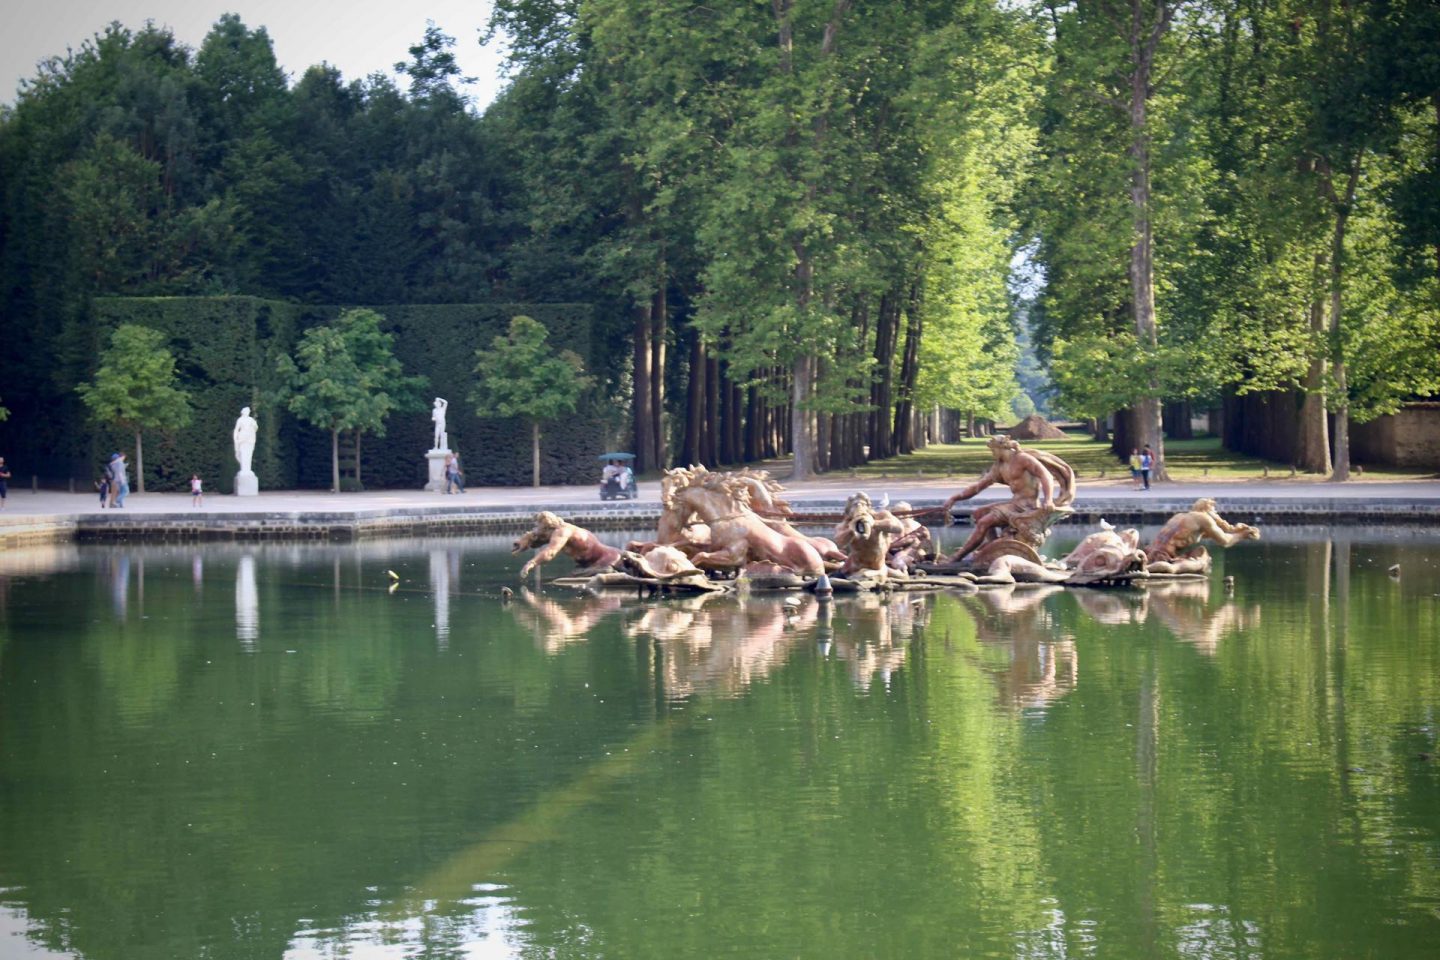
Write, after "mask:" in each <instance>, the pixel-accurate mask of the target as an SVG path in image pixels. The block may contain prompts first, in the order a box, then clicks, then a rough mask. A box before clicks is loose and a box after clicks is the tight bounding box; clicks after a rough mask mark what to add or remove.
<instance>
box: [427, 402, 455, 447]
mask: <svg viewBox="0 0 1440 960" xmlns="http://www.w3.org/2000/svg"><path fill="white" fill-rule="evenodd" d="M449 406H450V401H448V400H446V399H444V398H443V397H436V398H435V409H433V410H431V411H430V419H431V420H434V421H435V442H434V443H433V444H432V445H431V448H430V449H432V450H448V449H450V437H449V436H448V435H447V434H446V433H445V409H446V408H447V407H449Z"/></svg>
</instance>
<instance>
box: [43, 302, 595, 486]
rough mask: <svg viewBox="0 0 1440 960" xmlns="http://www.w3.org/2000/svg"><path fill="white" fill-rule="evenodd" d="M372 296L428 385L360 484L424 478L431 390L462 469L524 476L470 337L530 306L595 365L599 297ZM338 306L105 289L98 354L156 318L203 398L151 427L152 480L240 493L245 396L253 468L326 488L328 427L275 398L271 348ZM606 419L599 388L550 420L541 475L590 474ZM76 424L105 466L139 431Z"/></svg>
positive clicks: (476, 476) (524, 444)
mask: <svg viewBox="0 0 1440 960" xmlns="http://www.w3.org/2000/svg"><path fill="white" fill-rule="evenodd" d="M373 309H375V310H377V311H378V312H380V313H381V314H382V315H384V316H385V318H386V323H385V327H386V329H387V330H389V331H390V332H391V333H393V334H394V335H395V347H396V350H395V352H396V355H397V356H398V357H399V358H400V361H401V363H402V364H404V367H405V372H406V373H407V374H415V373H419V374H423V375H424V376H426V377H428V378H429V380H430V387H429V389H428V391H427V393H426V402H425V404H424V407H423V409H416V410H415V411H413V412H407V413H400V414H396V415H394V416H392V417H390V419H389V420H388V421H387V423H386V435H385V436H384V437H377V436H369V435H367V436H366V437H365V438H364V440H363V443H362V451H363V463H362V479H363V480H364V483H365V485H366V486H367V487H369V488H372V489H374V488H386V487H394V488H415V487H419V486H422V485H423V484H424V482H425V458H424V454H425V450H426V449H427V448H428V447H429V443H430V437H431V430H432V426H431V423H430V413H429V398H430V397H435V396H441V397H445V398H446V399H447V400H449V401H450V410H449V415H448V424H447V427H448V430H449V434H450V445H451V447H452V448H454V449H457V450H459V451H460V453H461V458H462V461H463V462H464V465H465V473H466V479H467V482H469V483H471V484H497V485H521V484H528V483H529V482H530V433H529V429H528V427H526V425H525V424H523V423H520V422H518V421H513V420H488V419H485V420H482V419H480V418H479V417H477V416H475V414H474V409H473V407H472V406H471V404H470V401H469V394H470V388H471V383H472V381H473V374H472V372H471V371H472V370H473V367H474V356H475V350H476V348H477V347H480V346H482V345H485V346H488V345H489V343H490V342H491V340H492V339H493V338H494V337H496V336H499V335H502V334H503V333H504V331H505V329H506V327H507V326H508V324H509V322H510V318H511V317H513V316H515V315H517V314H521V313H523V314H526V315H528V316H531V317H534V318H535V319H536V320H539V321H540V322H541V323H543V324H545V326H546V328H547V329H548V330H549V331H550V339H551V342H552V343H554V344H555V348H556V349H557V350H560V349H570V350H574V351H575V352H576V353H578V354H580V355H581V356H582V357H584V358H585V359H586V364H587V367H593V366H594V363H595V357H594V355H593V354H594V345H593V344H592V342H591V341H592V330H593V327H594V311H593V309H592V308H591V307H590V306H589V305H586V304H421V305H414V304H410V305H391V306H377V307H374V308H373ZM339 310H340V308H339V307H333V306H305V305H300V304H292V303H285V302H281V301H275V300H264V299H260V298H256V297H125V298H103V299H97V300H96V301H95V302H94V305H93V319H94V323H93V324H92V325H91V326H90V334H91V336H92V337H93V343H92V344H91V346H92V347H93V351H92V353H91V355H92V356H93V357H98V356H99V352H100V349H101V347H102V346H103V344H104V343H105V342H106V340H107V338H108V337H109V335H110V331H111V330H112V329H114V328H115V327H116V326H119V325H120V324H122V323H137V324H141V325H143V326H147V327H152V328H154V329H157V330H161V331H163V332H165V333H166V334H168V335H169V336H170V338H171V349H172V350H173V351H174V353H175V356H176V368H177V370H178V371H179V373H180V377H181V380H182V384H183V386H184V387H185V389H186V390H188V391H189V392H190V395H191V401H192V403H193V405H194V410H195V417H194V420H193V422H192V423H191V424H190V425H189V426H188V427H185V428H184V429H182V430H179V431H176V432H175V433H174V434H172V435H169V436H164V435H161V434H158V433H155V434H147V435H146V438H145V482H146V486H147V488H148V489H153V490H182V489H185V485H186V482H187V481H188V479H189V477H190V474H191V473H192V472H197V473H199V474H200V475H201V476H202V477H204V478H205V481H206V487H207V489H210V490H213V491H217V492H221V493H229V492H231V491H232V486H233V482H234V474H235V469H236V463H235V458H234V454H233V448H232V445H231V441H230V431H231V429H232V427H233V426H234V423H235V418H236V417H237V416H238V415H239V413H240V408H241V407H243V406H249V407H251V408H252V410H253V413H254V416H255V418H256V419H257V420H258V421H259V423H260V436H259V438H258V442H257V443H256V447H255V460H254V467H255V472H256V473H257V474H258V475H259V477H260V485H261V489H283V488H287V487H314V488H321V489H324V488H326V487H328V486H329V483H330V437H329V434H328V433H325V432H324V431H321V430H316V429H314V428H312V427H310V426H308V425H306V424H303V423H300V422H298V421H296V420H295V419H294V418H293V417H291V416H290V415H289V414H288V413H286V412H284V411H283V410H281V409H280V407H279V404H278V387H279V383H278V376H277V374H276V368H275V361H276V358H277V357H279V356H280V355H281V354H284V353H288V352H290V351H291V350H292V349H293V347H294V345H295V343H296V342H297V341H298V339H299V337H300V336H301V334H302V333H303V332H304V331H305V330H306V329H307V328H309V327H311V326H314V325H317V324H322V323H325V322H327V321H328V320H329V319H330V318H332V317H334V316H335V315H336V313H338V312H339ZM92 371H93V366H92ZM77 413H78V411H77ZM76 415H77V414H71V415H70V416H76ZM606 422H607V418H606V417H605V415H604V411H603V410H602V409H601V407H600V404H599V401H598V400H597V399H596V398H594V397H589V398H586V400H584V401H582V407H581V409H580V411H579V412H578V413H577V414H576V415H575V416H573V417H568V418H566V419H565V420H564V421H562V422H558V423H554V424H547V425H546V426H545V427H543V428H542V438H541V454H542V464H541V477H542V480H543V481H544V482H545V483H593V482H594V481H595V477H596V474H597V471H596V463H595V456H596V455H597V454H599V453H601V452H602V450H603V448H604V446H605V441H606V436H605V429H604V424H605V423H606ZM69 429H70V430H72V431H74V434H73V435H79V436H85V437H88V442H87V443H85V444H84V445H83V448H84V449H85V450H88V454H89V457H90V460H91V462H92V463H93V464H94V469H95V470H97V471H98V469H99V465H100V463H102V462H103V459H104V458H105V457H106V456H107V455H108V454H109V452H110V451H111V450H115V449H125V450H127V451H131V449H132V447H133V444H134V440H133V438H132V437H129V436H126V435H123V434H120V433H117V432H114V431H109V430H97V429H96V428H95V427H94V426H93V425H91V424H89V423H88V422H85V421H83V420H81V421H79V422H76V423H72V424H70V425H69ZM132 454H133V451H132ZM131 459H132V461H133V459H134V458H133V455H132V457H131ZM342 466H343V465H342ZM71 469H72V472H73V469H74V468H73V467H72V468H71Z"/></svg>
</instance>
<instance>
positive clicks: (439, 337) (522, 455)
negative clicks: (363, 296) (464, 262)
mask: <svg viewBox="0 0 1440 960" xmlns="http://www.w3.org/2000/svg"><path fill="white" fill-rule="evenodd" d="M372 309H374V310H376V311H377V312H379V313H380V314H381V315H383V316H384V317H385V323H384V324H383V326H384V328H385V329H386V330H387V331H388V332H390V333H392V334H394V336H395V355H396V356H397V357H398V358H399V359H400V362H401V363H402V364H404V367H405V372H406V373H407V374H415V373H419V374H423V375H424V376H426V377H428V378H429V380H430V386H429V388H428V389H427V391H426V394H425V396H426V398H427V402H426V403H425V405H424V408H423V409H419V410H415V411H413V412H406V413H397V414H394V415H392V416H391V417H390V419H389V420H388V421H387V422H386V430H385V434H386V435H385V436H384V437H371V436H366V437H365V438H364V440H363V442H362V444H361V450H362V452H363V463H362V479H363V480H364V482H365V486H367V487H402V488H403V487H416V486H423V485H424V483H425V450H426V449H428V448H429V446H430V438H431V435H432V432H433V424H432V423H431V422H430V404H429V402H428V401H429V398H433V397H444V398H445V399H446V400H448V401H450V407H449V411H448V413H447V416H446V429H447V430H448V432H449V434H450V447H451V449H453V450H456V451H458V452H459V453H460V459H461V463H462V464H463V465H464V467H465V478H466V482H467V483H471V484H493V485H523V484H528V483H529V482H530V431H529V428H528V427H527V426H526V425H525V424H523V423H521V422H518V421H515V420H493V419H481V418H479V417H477V416H476V415H475V410H474V407H473V406H472V404H471V403H470V400H469V396H470V389H471V385H472V383H473V381H474V373H473V370H474V367H475V351H476V349H477V348H479V347H488V346H489V345H490V342H491V341H492V340H493V339H494V338H495V337H497V336H501V335H503V334H504V333H505V331H506V330H507V329H508V327H509V325H510V318H511V317H514V316H516V315H517V314H522V313H523V314H525V315H527V316H530V317H533V318H534V319H536V320H538V321H540V322H541V323H543V324H544V325H545V328H546V329H547V330H549V331H550V342H551V343H553V344H554V345H555V349H556V350H557V351H558V350H567V349H568V350H574V351H575V352H576V353H578V354H580V356H581V357H583V358H585V362H586V366H587V367H592V366H594V363H595V357H594V350H593V345H592V343H591V329H592V327H593V311H592V309H591V307H590V306H589V305H587V304H555V303H517V304H506V303H443V304H405V305H390V306H375V307H372ZM604 422H605V417H604V412H603V410H602V409H601V405H600V403H599V401H598V400H597V399H596V398H595V397H593V396H591V397H586V398H584V399H583V400H582V401H581V407H580V409H579V410H578V411H577V413H576V415H575V416H574V417H567V418H565V419H564V420H562V421H559V422H556V423H552V424H546V425H545V426H544V427H542V428H541V444H540V451H541V463H540V476H541V480H542V482H544V483H593V482H595V478H596V476H597V475H598V464H597V463H596V462H595V456H596V455H597V454H599V453H602V452H603V451H604V449H605V444H606V436H605V429H604ZM307 432H308V433H310V434H311V436H310V437H309V438H308V439H307V441H306V442H305V443H304V444H303V447H302V450H303V456H302V460H301V474H300V478H299V481H300V485H301V486H307V487H325V486H328V485H329V482H330V480H329V478H330V441H329V437H328V436H324V435H320V434H319V431H313V430H310V431H307Z"/></svg>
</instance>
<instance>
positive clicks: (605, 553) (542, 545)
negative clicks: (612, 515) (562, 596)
mask: <svg viewBox="0 0 1440 960" xmlns="http://www.w3.org/2000/svg"><path fill="white" fill-rule="evenodd" d="M537 548H538V549H537ZM525 550H536V551H537V552H536V554H535V556H533V557H531V558H530V559H529V560H527V561H526V562H525V566H523V567H521V568H520V576H521V577H522V578H524V577H527V576H529V575H530V571H531V570H534V569H535V568H536V567H538V566H541V565H543V564H546V563H549V562H550V561H551V560H554V559H555V558H556V557H558V556H559V555H560V554H561V553H564V554H565V555H566V556H567V557H569V558H570V559H572V560H574V561H575V566H576V567H578V568H579V572H600V571H602V570H608V569H610V568H611V567H613V566H614V565H615V562H616V561H617V560H619V559H620V550H619V549H618V548H616V547H612V546H609V545H607V544H603V543H601V542H600V540H599V538H598V537H596V536H595V534H593V533H591V532H590V531H589V530H586V529H585V528H584V527H577V526H576V525H575V524H573V523H570V522H568V521H566V520H562V519H561V518H560V517H559V516H557V515H555V514H553V513H551V512H550V511H549V510H542V511H540V512H539V513H537V514H535V527H534V529H532V530H531V531H530V532H529V533H525V534H521V535H520V537H518V538H517V539H516V540H515V542H514V544H512V545H511V550H510V552H511V553H512V554H516V553H521V552H522V551H525Z"/></svg>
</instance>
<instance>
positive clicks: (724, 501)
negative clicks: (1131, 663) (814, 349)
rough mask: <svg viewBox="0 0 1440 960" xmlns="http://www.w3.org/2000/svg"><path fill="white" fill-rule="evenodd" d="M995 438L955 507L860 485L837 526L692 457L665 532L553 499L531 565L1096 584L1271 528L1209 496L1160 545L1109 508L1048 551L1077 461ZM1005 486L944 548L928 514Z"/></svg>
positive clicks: (708, 581)
mask: <svg viewBox="0 0 1440 960" xmlns="http://www.w3.org/2000/svg"><path fill="white" fill-rule="evenodd" d="M989 449H990V453H991V455H992V456H993V457H994V463H993V464H991V466H990V468H989V469H988V470H986V471H985V473H984V474H982V475H981V476H980V478H979V479H978V480H976V481H975V482H974V483H972V484H970V485H969V486H967V487H965V488H964V489H963V490H961V491H959V492H958V493H956V494H955V495H954V496H952V497H950V498H949V499H948V500H946V501H945V503H944V506H943V507H939V508H933V509H931V510H918V511H917V510H913V509H911V508H910V505H909V504H906V503H897V504H895V506H894V508H893V509H891V508H890V507H889V505H888V504H886V503H882V504H880V505H878V506H877V505H876V504H875V503H873V502H872V501H871V500H870V497H869V496H868V495H866V494H864V493H855V494H853V495H851V497H850V498H849V499H848V500H847V501H846V504H845V509H844V512H843V514H841V516H840V518H839V522H838V523H836V524H835V527H834V531H833V535H832V536H830V537H823V536H814V535H810V534H806V533H803V532H801V531H800V530H798V529H796V527H795V525H794V523H795V522H798V521H800V520H802V519H804V518H799V517H797V516H796V514H795V512H794V511H793V510H792V509H791V507H790V504H788V503H787V502H786V501H785V500H784V498H783V497H782V496H781V494H782V493H783V492H784V491H783V488H782V487H781V486H780V484H779V483H777V482H776V481H775V480H774V479H773V478H772V477H770V475H769V474H768V473H767V472H765V471H763V470H751V469H743V470H736V471H711V470H707V469H706V468H705V467H703V466H690V467H677V468H675V469H673V470H667V471H666V472H665V476H664V478H663V480H662V481H661V484H660V503H661V514H660V519H659V521H658V523H657V526H656V532H655V539H653V540H646V541H639V540H636V541H631V542H630V543H628V544H626V545H625V547H624V548H623V549H622V548H619V547H613V546H609V545H606V544H604V543H602V542H601V541H600V540H599V538H597V537H596V536H595V535H594V534H593V533H591V532H590V531H588V530H585V529H584V528H582V527H578V526H576V525H575V524H573V523H569V522H567V521H565V520H563V519H561V518H560V517H559V516H557V515H556V514H554V513H550V512H548V511H546V512H542V513H539V514H537V515H536V517H535V527H534V529H532V530H531V531H530V532H528V533H526V534H524V535H523V536H521V537H520V538H519V539H517V540H516V541H515V543H514V551H513V552H515V553H521V552H523V551H525V550H531V549H533V550H536V553H535V555H534V556H533V557H531V558H530V559H529V560H528V561H527V562H526V563H525V565H524V567H523V568H522V569H521V571H520V573H521V576H522V577H524V576H527V575H529V574H530V573H531V571H533V570H534V569H536V568H537V567H539V566H540V565H542V564H545V563H549V562H550V561H551V560H554V559H555V558H556V557H558V556H559V555H560V554H562V553H563V554H565V555H567V556H569V557H570V558H572V559H573V560H574V561H575V563H576V566H577V568H578V570H577V576H576V577H575V578H573V579H572V581H571V582H572V584H578V583H580V582H586V583H590V584H591V585H593V581H592V579H591V578H594V577H596V576H599V577H600V578H601V581H602V582H615V583H627V584H628V583H636V582H639V583H651V584H658V585H663V586H665V587H667V588H683V589H686V590H721V589H725V588H726V587H725V586H724V583H725V581H727V580H729V579H730V578H735V577H745V578H747V579H749V580H750V581H752V582H763V583H765V584H768V585H776V586H784V585H809V586H811V587H814V586H815V585H816V584H817V583H818V584H820V586H821V588H822V589H833V588H834V586H836V585H843V586H842V588H850V589H877V588H879V589H894V588H907V587H923V588H933V587H938V586H942V585H955V586H967V585H970V584H977V583H978V584H984V583H1015V582H1031V583H1035V582H1043V583H1060V584H1068V585H1095V584H1106V583H1122V582H1132V581H1135V580H1147V579H1174V578H1179V577H1187V576H1188V577H1198V576H1203V575H1205V574H1207V573H1209V571H1210V566H1211V558H1210V555H1209V553H1208V552H1207V551H1206V549H1205V547H1204V546H1203V543H1202V542H1203V541H1207V540H1208V541H1210V542H1212V543H1215V544H1218V545H1219V546H1222V547H1229V546H1231V545H1233V544H1235V543H1238V542H1240V541H1242V540H1256V539H1259V537H1260V531H1259V530H1258V529H1257V528H1255V527H1252V526H1250V525H1248V524H1244V523H1230V522H1229V521H1227V520H1225V519H1224V518H1223V517H1221V516H1220V515H1219V513H1218V512H1217V510H1216V506H1215V501H1214V500H1211V499H1208V498H1201V499H1199V500H1196V501H1195V503H1194V505H1193V506H1192V507H1191V508H1190V509H1189V510H1187V511H1183V512H1181V513H1177V514H1175V515H1174V516H1173V517H1171V518H1170V520H1169V521H1168V522H1166V524H1165V525H1164V526H1163V527H1162V528H1161V529H1160V532H1159V533H1157V534H1156V535H1155V538H1154V539H1153V540H1152V541H1151V542H1150V544H1149V545H1148V546H1145V547H1142V546H1141V545H1140V534H1139V532H1138V531H1136V530H1134V529H1126V530H1117V529H1115V528H1114V527H1113V526H1112V525H1110V524H1108V523H1106V522H1105V521H1104V520H1101V521H1100V525H1101V529H1100V530H1099V531H1097V532H1095V533H1092V534H1090V535H1089V536H1087V537H1086V538H1085V539H1084V540H1082V541H1081V542H1080V544H1079V546H1077V547H1076V548H1075V549H1074V550H1072V551H1071V552H1070V553H1069V554H1067V555H1066V556H1065V557H1063V558H1061V559H1059V560H1046V559H1044V558H1043V557H1042V556H1041V554H1040V548H1041V547H1042V546H1043V545H1044V543H1045V541H1046V539H1047V538H1048V537H1049V535H1050V530H1051V528H1052V527H1053V526H1054V525H1055V524H1056V523H1057V522H1059V521H1061V520H1064V519H1065V518H1066V517H1069V516H1071V515H1072V514H1073V513H1074V512H1075V510H1074V507H1073V506H1072V504H1073V503H1074V500H1075V471H1074V470H1073V469H1071V467H1070V465H1069V464H1067V463H1066V462H1065V461H1064V460H1062V459H1060V458H1059V457H1057V456H1055V455H1054V454H1052V453H1049V452H1047V451H1044V450H1027V449H1025V448H1023V447H1021V446H1020V444H1019V443H1017V442H1016V441H1014V440H1012V439H1010V438H1009V437H1003V436H1000V437H992V438H991V439H990V441H989ZM997 484H999V485H1004V486H1006V487H1008V488H1009V490H1010V494H1011V496H1010V499H1008V500H1002V501H998V502H993V503H986V504H983V505H981V506H979V507H977V508H975V510H974V511H973V513H972V515H971V516H972V521H973V523H974V527H975V529H974V531H973V532H972V533H971V534H970V536H969V538H968V539H967V540H966V541H965V543H964V544H963V545H962V546H961V547H960V548H959V549H958V550H956V551H955V552H954V553H952V554H950V555H948V556H937V555H936V553H935V551H934V544H933V542H932V538H931V533H930V530H929V528H928V527H926V526H925V525H924V524H923V523H921V522H920V519H919V518H921V517H925V516H927V515H934V516H935V517H936V518H937V519H938V518H940V517H944V518H946V519H948V518H949V517H950V512H951V509H952V508H953V507H954V505H955V504H956V503H959V502H960V501H963V500H968V499H970V498H971V497H973V496H975V495H976V494H977V493H979V492H980V491H982V490H984V489H986V488H987V487H990V486H993V485H997ZM810 519H811V521H812V522H813V520H814V519H816V518H810ZM606 577H609V578H611V579H610V580H606V579H605V578H606ZM832 577H833V578H835V579H834V580H831V578H832Z"/></svg>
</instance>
